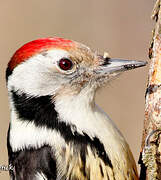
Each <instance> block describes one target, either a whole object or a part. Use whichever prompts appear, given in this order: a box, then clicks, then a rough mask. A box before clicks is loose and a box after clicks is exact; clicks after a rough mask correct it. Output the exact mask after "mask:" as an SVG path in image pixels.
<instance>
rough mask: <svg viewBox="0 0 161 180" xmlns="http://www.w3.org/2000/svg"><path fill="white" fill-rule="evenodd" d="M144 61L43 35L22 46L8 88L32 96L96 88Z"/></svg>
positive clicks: (13, 62)
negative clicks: (101, 52)
mask: <svg viewBox="0 0 161 180" xmlns="http://www.w3.org/2000/svg"><path fill="white" fill-rule="evenodd" d="M145 64H146V63H145V62H141V61H128V60H119V59H110V58H109V57H104V56H100V55H98V54H97V53H96V52H93V51H92V50H91V49H90V48H88V47H87V46H85V45H83V44H80V43H77V42H75V41H71V40H67V39H62V38H57V37H56V38H43V39H38V40H34V41H32V42H29V43H27V44H25V45H24V46H22V47H21V48H20V49H18V50H17V51H16V53H15V54H14V55H13V57H12V58H11V60H10V62H9V64H8V68H7V80H8V88H9V91H11V90H12V89H13V90H14V91H21V92H24V93H27V94H30V95H32V96H45V95H53V96H57V95H59V94H61V95H63V94H64V95H65V94H68V96H69V95H70V94H78V93H80V92H81V91H82V90H83V89H85V88H87V89H88V90H90V91H95V89H96V88H97V87H99V86H100V85H102V83H105V82H107V81H108V80H110V79H111V78H112V77H114V76H116V75H117V74H119V73H120V72H123V71H126V70H129V69H134V68H136V67H140V66H144V65H145Z"/></svg>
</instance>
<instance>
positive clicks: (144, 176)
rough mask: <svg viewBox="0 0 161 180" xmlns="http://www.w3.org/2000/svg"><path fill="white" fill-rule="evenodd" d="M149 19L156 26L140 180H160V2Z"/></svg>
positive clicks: (158, 0) (149, 76) (146, 106)
mask: <svg viewBox="0 0 161 180" xmlns="http://www.w3.org/2000/svg"><path fill="white" fill-rule="evenodd" d="M152 18H153V19H154V20H155V21H156V24H155V27H154V30H153V35H152V41H151V47H150V49H149V58H150V69H149V75H148V85H147V90H146V94H145V98H146V104H145V119H144V130H143V137H142V146H141V155H140V160H139V163H140V164H141V165H140V166H141V172H140V180H161V0H157V1H156V4H155V6H154V9H153V13H152Z"/></svg>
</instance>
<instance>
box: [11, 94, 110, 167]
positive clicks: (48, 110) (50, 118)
mask: <svg viewBox="0 0 161 180" xmlns="http://www.w3.org/2000/svg"><path fill="white" fill-rule="evenodd" d="M12 98H13V102H14V105H15V108H16V110H17V112H18V115H19V118H20V120H22V121H23V120H27V121H32V122H34V124H35V126H37V127H42V126H46V127H47V128H49V129H54V130H56V131H58V132H60V134H61V135H62V136H63V138H64V139H65V141H66V142H67V143H68V142H73V143H74V145H77V144H79V145H83V146H84V145H90V146H91V148H95V150H96V151H97V154H98V156H99V157H100V158H101V159H102V160H103V161H104V162H105V163H106V164H107V165H108V166H110V167H111V168H112V163H111V160H110V159H109V157H108V155H107V153H106V151H105V149H104V145H103V143H101V142H100V140H99V139H98V138H97V137H94V138H92V139H91V138H90V137H89V136H88V134H86V133H83V135H81V134H79V133H78V132H77V131H76V130H75V131H74V132H73V131H72V127H73V125H71V124H67V123H65V122H62V121H59V119H58V113H57V112H56V110H55V105H54V103H53V102H51V96H41V97H31V96H29V95H27V94H25V93H23V94H21V95H19V94H18V93H17V92H15V91H12Z"/></svg>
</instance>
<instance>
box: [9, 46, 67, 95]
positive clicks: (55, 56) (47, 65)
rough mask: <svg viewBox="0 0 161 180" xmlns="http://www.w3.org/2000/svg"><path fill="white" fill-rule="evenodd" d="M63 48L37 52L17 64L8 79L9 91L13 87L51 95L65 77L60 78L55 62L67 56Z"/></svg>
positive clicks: (30, 92) (29, 92)
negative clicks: (44, 52)
mask: <svg viewBox="0 0 161 180" xmlns="http://www.w3.org/2000/svg"><path fill="white" fill-rule="evenodd" d="M68 56H69V54H68V52H67V51H65V50H61V49H60V50H58V49H55V50H50V51H48V52H47V54H45V55H43V53H42V54H38V55H36V56H33V57H31V58H30V59H28V60H27V61H25V62H23V63H22V64H19V65H18V66H17V67H16V68H15V69H14V71H13V73H12V75H11V76H10V77H9V79H8V89H9V91H10V90H11V89H12V88H13V87H14V89H15V90H21V91H23V92H25V93H28V94H31V95H35V96H45V95H53V94H54V92H55V91H57V89H59V87H60V85H61V83H60V82H62V83H63V81H65V79H63V78H62V79H61V81H60V77H59V74H58V73H60V72H59V71H58V68H57V62H58V61H59V60H60V59H61V58H63V57H68Z"/></svg>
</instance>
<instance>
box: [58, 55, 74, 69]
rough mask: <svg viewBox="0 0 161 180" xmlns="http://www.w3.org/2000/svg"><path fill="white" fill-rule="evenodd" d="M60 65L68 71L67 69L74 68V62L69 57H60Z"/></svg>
mask: <svg viewBox="0 0 161 180" xmlns="http://www.w3.org/2000/svg"><path fill="white" fill-rule="evenodd" d="M58 65H59V67H60V68H61V69H62V70H64V71H67V70H70V69H71V68H72V66H73V63H72V61H71V60H70V59H68V58H62V59H60V61H59V63H58Z"/></svg>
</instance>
